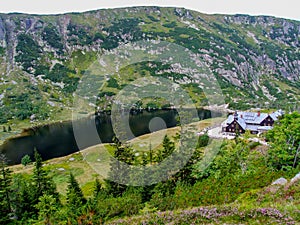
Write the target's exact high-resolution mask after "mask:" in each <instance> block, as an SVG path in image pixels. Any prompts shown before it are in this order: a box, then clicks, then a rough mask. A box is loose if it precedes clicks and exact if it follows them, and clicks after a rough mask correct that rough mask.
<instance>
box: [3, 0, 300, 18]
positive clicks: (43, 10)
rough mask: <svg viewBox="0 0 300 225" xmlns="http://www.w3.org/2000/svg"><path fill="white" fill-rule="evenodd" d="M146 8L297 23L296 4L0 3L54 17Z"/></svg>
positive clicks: (237, 0)
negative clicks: (258, 17)
mask: <svg viewBox="0 0 300 225" xmlns="http://www.w3.org/2000/svg"><path fill="white" fill-rule="evenodd" d="M146 5H157V6H177V7H185V8H188V9H194V10H197V11H199V12H203V13H224V14H236V13H242V14H250V15H271V16H276V17H283V18H289V19H295V20H300V13H299V10H300V7H299V6H300V0H150V1H149V0H106V1H104V0H47V1H46V0H23V1H20V0H0V12H4V13H8V12H24V13H35V14H57V13H65V12H83V11H88V10H94V9H103V8H116V7H125V6H146Z"/></svg>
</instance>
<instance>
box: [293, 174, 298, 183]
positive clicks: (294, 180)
mask: <svg viewBox="0 0 300 225" xmlns="http://www.w3.org/2000/svg"><path fill="white" fill-rule="evenodd" d="M299 180H300V173H298V174H297V175H296V176H294V177H293V178H292V179H291V183H295V182H297V181H299Z"/></svg>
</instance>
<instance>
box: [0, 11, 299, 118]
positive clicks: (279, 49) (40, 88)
mask: <svg viewBox="0 0 300 225" xmlns="http://www.w3.org/2000/svg"><path fill="white" fill-rule="evenodd" d="M299 33H300V22H299V21H291V20H286V19H280V18H274V17H266V16H259V17H255V16H248V15H233V16H231V15H230V16H229V15H205V14H201V13H199V12H195V11H190V10H186V9H181V8H159V7H133V8H123V9H105V10H97V11H91V12H86V13H71V14H63V15H55V16H48V15H43V16H41V15H26V14H1V15H0V46H1V47H0V74H1V75H0V76H1V84H0V93H1V94H0V118H1V121H0V123H5V122H6V121H7V120H8V119H12V118H14V117H15V118H17V119H21V120H22V119H26V118H30V117H33V118H35V119H37V120H45V119H46V118H49V117H50V118H54V117H56V116H57V115H58V114H61V113H62V111H64V109H67V110H68V107H69V106H71V102H72V101H71V100H72V93H73V92H74V91H75V90H76V87H77V85H78V82H79V80H80V78H81V77H82V76H83V74H84V73H85V72H86V70H87V68H88V67H89V66H90V64H91V63H92V62H94V61H95V60H97V57H98V56H99V55H101V54H103V53H104V52H107V51H110V50H112V49H114V48H116V47H118V46H119V45H122V44H124V43H128V42H134V41H138V40H152V39H154V40H161V41H168V42H173V43H176V44H178V45H181V46H183V47H185V48H188V49H189V50H191V51H192V52H193V53H194V54H195V55H196V56H197V57H199V58H201V59H203V60H204V61H205V63H206V64H207V65H208V66H209V68H210V69H211V71H212V73H213V74H214V75H215V76H216V78H217V80H218V81H219V85H220V86H221V88H222V90H223V94H224V96H225V101H226V103H229V104H230V106H231V107H232V108H250V107H253V106H260V107H264V108H268V107H293V106H295V105H297V104H295V103H299V99H300V76H299V74H300V52H299V47H300V43H299V41H300V36H299ZM154 64H155V63H154ZM168 66H169V68H168ZM153 68H155V69H153ZM170 68H171V66H170V65H167V66H166V65H159V64H156V65H155V67H153V64H152V66H149V64H147V63H145V64H139V65H130V66H128V67H127V68H124V69H123V70H122V71H121V78H120V77H118V78H117V77H112V78H111V79H110V80H108V82H107V85H106V86H105V87H104V89H103V90H102V94H101V93H100V94H99V101H98V103H99V104H100V106H101V108H104V107H107V108H109V107H110V104H111V101H112V99H113V97H111V98H108V97H107V96H113V95H114V94H116V93H117V92H118V91H119V90H120V89H122V87H124V86H125V85H126V84H127V83H129V82H130V81H132V80H133V79H135V78H137V77H140V76H143V75H142V71H144V72H143V73H149V74H150V75H152V76H154V75H157V74H162V76H167V77H168V78H170V79H173V80H174V79H175V80H176V82H177V83H179V84H181V85H182V87H184V88H185V89H187V90H188V91H189V93H190V94H191V97H192V99H193V100H194V102H195V104H196V105H197V106H203V105H206V104H207V99H206V98H205V96H203V92H202V89H203V86H201V85H200V82H201V81H200V80H197V79H191V78H189V77H185V74H183V72H182V71H179V72H176V71H174V70H172V69H170ZM124 77H125V78H124ZM265 102H266V103H265ZM147 103H148V104H149V101H148V102H147ZM162 104H163V103H158V106H161V105H162Z"/></svg>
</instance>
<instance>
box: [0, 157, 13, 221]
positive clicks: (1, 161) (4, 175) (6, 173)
mask: <svg viewBox="0 0 300 225" xmlns="http://www.w3.org/2000/svg"><path fill="white" fill-rule="evenodd" d="M0 167H1V168H0V169H1V174H0V224H5V223H7V222H8V221H9V217H10V213H11V212H12V209H11V196H10V193H11V181H12V179H11V171H10V170H9V169H7V168H6V160H5V156H3V155H1V156H0Z"/></svg>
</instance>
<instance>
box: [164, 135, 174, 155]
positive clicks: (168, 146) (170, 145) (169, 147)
mask: <svg viewBox="0 0 300 225" xmlns="http://www.w3.org/2000/svg"><path fill="white" fill-rule="evenodd" d="M163 148H164V150H163V152H162V157H163V158H164V159H165V158H167V157H168V156H170V155H171V154H172V153H173V151H174V150H175V144H174V142H172V141H171V140H170V138H169V137H168V136H167V135H165V137H164V140H163Z"/></svg>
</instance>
